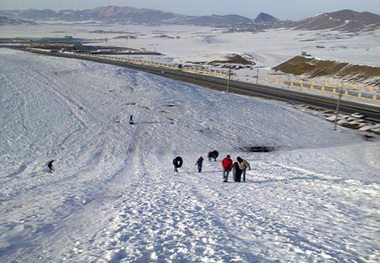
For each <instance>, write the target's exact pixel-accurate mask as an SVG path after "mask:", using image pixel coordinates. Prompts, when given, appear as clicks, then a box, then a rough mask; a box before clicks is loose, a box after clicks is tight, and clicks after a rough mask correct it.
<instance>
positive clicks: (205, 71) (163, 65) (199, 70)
mask: <svg viewBox="0 0 380 263" xmlns="http://www.w3.org/2000/svg"><path fill="white" fill-rule="evenodd" d="M31 49H32V48H31ZM39 51H41V50H39ZM64 53H66V54H75V55H79V56H84V57H96V58H102V59H107V60H114V61H122V62H127V63H132V64H136V65H146V66H151V67H158V68H167V69H176V70H182V71H187V72H193V73H196V74H205V75H211V76H218V77H222V78H228V75H229V74H231V75H230V77H231V78H234V77H235V74H233V73H229V72H225V71H222V70H213V69H206V68H202V67H194V66H188V65H184V66H183V67H179V64H167V63H157V62H152V61H145V60H139V59H131V58H121V57H114V56H104V55H96V54H88V53H77V52H64Z"/></svg>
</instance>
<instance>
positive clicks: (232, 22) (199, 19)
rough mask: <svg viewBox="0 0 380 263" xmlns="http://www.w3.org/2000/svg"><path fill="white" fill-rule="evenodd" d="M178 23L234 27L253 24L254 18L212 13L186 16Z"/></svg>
mask: <svg viewBox="0 0 380 263" xmlns="http://www.w3.org/2000/svg"><path fill="white" fill-rule="evenodd" d="M176 23H181V24H191V25H199V26H217V27H233V26H237V25H241V24H252V20H251V19H249V18H246V17H244V16H238V15H225V16H220V15H211V16H192V17H186V18H183V19H181V20H179V21H176Z"/></svg>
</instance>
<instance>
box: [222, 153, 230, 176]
mask: <svg viewBox="0 0 380 263" xmlns="http://www.w3.org/2000/svg"><path fill="white" fill-rule="evenodd" d="M222 166H223V169H224V170H223V182H228V174H229V173H230V172H231V170H232V160H231V156H230V155H227V157H226V158H224V159H223V160H222Z"/></svg>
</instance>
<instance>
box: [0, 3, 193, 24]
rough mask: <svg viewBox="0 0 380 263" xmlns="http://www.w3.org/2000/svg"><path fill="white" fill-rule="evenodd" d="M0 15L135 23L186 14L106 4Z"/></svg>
mask: <svg viewBox="0 0 380 263" xmlns="http://www.w3.org/2000/svg"><path fill="white" fill-rule="evenodd" d="M0 15H6V16H9V17H11V18H13V19H18V18H26V19H32V20H36V21H41V20H63V21H86V20H95V21H104V22H123V23H136V24H157V23H165V22H170V21H171V20H176V19H182V18H185V17H186V16H184V15H179V14H174V13H169V12H162V11H159V10H152V9H139V8H133V7H119V6H106V7H98V8H95V9H86V10H71V9H65V10H61V11H58V12H57V11H54V10H50V9H45V10H35V9H29V10H21V11H20V10H9V11H2V10H0Z"/></svg>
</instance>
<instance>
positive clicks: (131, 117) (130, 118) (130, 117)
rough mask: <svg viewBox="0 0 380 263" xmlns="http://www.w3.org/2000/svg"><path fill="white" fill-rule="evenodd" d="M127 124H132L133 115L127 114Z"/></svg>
mask: <svg viewBox="0 0 380 263" xmlns="http://www.w3.org/2000/svg"><path fill="white" fill-rule="evenodd" d="M129 124H133V115H131V116H129Z"/></svg>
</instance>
